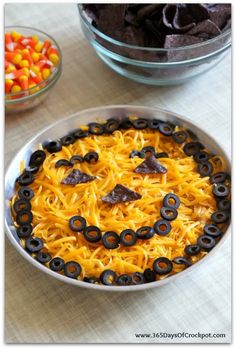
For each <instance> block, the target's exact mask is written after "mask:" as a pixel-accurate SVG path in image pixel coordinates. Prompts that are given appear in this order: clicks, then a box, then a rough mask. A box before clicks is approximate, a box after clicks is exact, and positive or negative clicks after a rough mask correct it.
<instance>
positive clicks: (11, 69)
mask: <svg viewBox="0 0 236 349" xmlns="http://www.w3.org/2000/svg"><path fill="white" fill-rule="evenodd" d="M59 61H60V57H59V52H58V50H57V48H56V47H55V46H53V45H52V43H51V42H50V41H49V40H45V41H42V40H40V38H39V37H38V36H37V35H32V36H30V37H28V36H25V35H22V34H21V33H18V32H16V31H13V32H11V33H8V32H7V33H5V93H6V94H9V93H17V92H21V91H22V92H23V91H25V90H28V89H30V94H32V93H35V92H36V91H38V90H39V89H40V88H41V86H42V85H39V84H41V83H42V82H43V81H44V80H47V79H48V78H49V77H50V75H51V74H52V72H53V71H54V70H55V69H56V66H57V65H58V63H59ZM45 83H46V82H45ZM38 85H39V86H38ZM21 95H22V94H21ZM16 98H17V97H16Z"/></svg>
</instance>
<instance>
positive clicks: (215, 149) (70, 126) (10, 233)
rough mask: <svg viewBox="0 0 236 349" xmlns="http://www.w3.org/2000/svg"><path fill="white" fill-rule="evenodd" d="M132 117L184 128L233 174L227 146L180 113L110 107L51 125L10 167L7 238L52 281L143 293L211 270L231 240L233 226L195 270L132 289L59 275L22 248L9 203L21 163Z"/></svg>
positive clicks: (129, 107) (140, 107)
mask: <svg viewBox="0 0 236 349" xmlns="http://www.w3.org/2000/svg"><path fill="white" fill-rule="evenodd" d="M131 115H138V116H139V117H140V118H147V119H154V118H155V119H158V120H163V121H168V122H170V123H173V124H175V125H180V126H183V127H184V128H186V129H188V130H191V131H192V132H193V133H194V134H195V135H196V136H197V138H198V139H199V141H200V142H202V143H203V144H204V145H205V146H206V147H207V149H209V150H210V151H211V152H212V153H215V154H218V155H220V156H222V157H223V158H224V159H225V161H226V167H227V168H226V171H227V172H229V173H230V161H229V158H228V155H227V153H226V152H225V151H224V148H223V146H222V145H221V144H220V142H219V140H218V139H217V140H215V139H214V138H212V137H211V136H210V134H209V133H208V132H207V131H205V130H204V129H203V128H201V126H197V125H196V124H194V122H193V121H192V120H189V119H188V118H185V117H183V116H180V115H178V114H176V113H173V112H170V111H166V110H164V109H161V108H151V107H146V106H135V105H110V106H105V107H104V106H102V107H98V108H92V109H87V110H82V111H80V112H77V113H75V114H73V115H70V116H69V117H68V116H67V117H66V118H65V119H62V120H59V121H57V122H56V123H54V124H52V125H50V126H49V127H47V128H46V129H44V130H42V131H41V132H40V133H39V134H37V135H34V136H33V138H32V139H31V140H29V141H28V142H27V143H26V144H25V145H24V146H23V147H22V148H21V149H20V150H19V152H18V153H17V154H16V155H15V157H14V159H13V160H12V162H11V164H10V165H9V167H8V170H7V172H6V177H5V226H6V234H7V237H8V238H9V240H10V241H11V243H12V244H13V246H14V247H15V248H16V249H17V251H18V252H19V253H20V254H21V255H22V256H23V257H24V258H25V259H26V260H27V261H28V262H29V263H31V264H32V265H34V266H35V267H36V268H38V269H39V270H41V271H43V272H45V273H46V274H48V275H49V276H51V277H54V278H56V279H57V280H61V281H62V282H65V283H68V284H70V285H74V286H77V287H85V288H88V289H93V290H96V291H101V290H102V291H109V292H112V291H120V292H129V291H140V290H146V289H150V288H153V287H158V286H162V285H166V284H168V283H169V282H172V281H175V280H178V279H179V278H180V277H184V276H185V277H186V276H188V275H189V273H191V272H194V271H195V270H196V268H197V267H199V266H200V265H202V263H204V266H205V268H206V267H207V261H208V260H209V259H210V258H211V257H212V256H214V255H215V254H216V253H217V251H218V249H219V248H221V246H222V245H223V243H224V241H225V240H226V239H227V238H228V236H229V234H230V226H229V227H228V228H227V231H226V232H225V233H224V235H223V237H222V238H221V239H220V240H219V242H218V243H217V244H216V246H215V247H214V248H213V249H212V250H211V251H210V252H209V253H208V254H207V255H206V256H205V257H204V258H202V259H200V260H199V261H198V262H197V263H195V264H193V265H192V266H191V267H189V268H187V269H185V270H183V271H181V272H179V273H177V274H174V275H172V276H170V277H167V278H165V279H162V280H158V281H155V282H150V283H145V284H142V285H129V286H105V285H96V284H90V283H87V282H84V281H80V280H76V279H72V278H69V277H66V276H64V275H61V274H59V273H55V272H54V271H52V270H51V269H49V268H47V267H46V266H44V265H43V264H41V263H39V262H38V261H37V260H36V259H34V258H33V257H31V255H30V254H29V253H27V252H26V250H25V249H24V248H23V247H22V246H21V244H20V239H19V237H18V235H17V233H16V228H15V226H14V220H13V217H12V212H11V208H10V204H9V200H10V199H11V198H12V196H13V195H14V194H15V180H16V178H17V177H18V175H19V174H20V166H19V165H20V162H21V160H24V161H25V163H26V164H27V163H28V162H29V158H30V156H31V154H32V152H33V151H35V150H37V149H38V146H39V144H40V143H41V144H42V143H44V142H45V141H47V140H49V139H50V140H52V139H58V138H60V137H62V136H64V135H65V134H69V133H70V132H72V131H73V130H75V129H78V128H79V127H80V126H81V125H85V124H88V123H90V122H94V121H97V122H99V120H104V121H105V120H107V119H109V118H116V119H118V120H122V118H124V117H128V116H131Z"/></svg>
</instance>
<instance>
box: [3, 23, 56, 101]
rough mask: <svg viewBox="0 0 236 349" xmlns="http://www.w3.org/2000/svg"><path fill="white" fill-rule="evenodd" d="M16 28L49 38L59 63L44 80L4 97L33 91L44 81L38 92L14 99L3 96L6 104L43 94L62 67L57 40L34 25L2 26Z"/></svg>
mask: <svg viewBox="0 0 236 349" xmlns="http://www.w3.org/2000/svg"><path fill="white" fill-rule="evenodd" d="M13 29H14V30H18V29H19V31H20V29H22V30H30V31H32V32H34V33H35V34H39V35H40V34H41V35H45V36H46V37H47V38H48V39H50V40H51V41H52V43H53V45H55V46H56V49H57V50H58V52H59V57H60V60H59V64H58V66H57V67H55V70H54V71H53V73H52V74H51V75H50V76H49V77H48V78H47V79H46V80H43V81H42V82H40V83H39V84H37V85H36V86H34V87H31V88H29V89H27V90H22V91H20V92H14V93H7V94H6V95H5V97H6V96H7V97H13V96H14V97H16V96H18V95H19V94H21V93H27V92H31V91H33V90H34V89H35V88H36V87H40V86H42V85H44V84H45V83H46V85H45V86H43V87H42V88H40V90H39V91H38V92H35V93H32V94H29V95H27V96H24V97H20V98H16V99H6V98H5V103H6V104H16V103H19V102H22V101H25V100H29V99H31V98H33V97H36V96H39V95H41V94H43V93H44V92H45V91H47V90H48V89H49V88H50V87H51V86H53V85H54V83H55V82H56V81H57V79H58V78H59V76H60V74H61V69H62V52H61V49H60V46H59V45H58V43H57V41H56V40H55V39H54V38H53V37H52V36H51V35H49V34H47V33H45V32H44V31H42V30H40V29H37V28H34V27H27V26H22V25H16V26H14V25H11V26H5V27H4V31H6V30H13Z"/></svg>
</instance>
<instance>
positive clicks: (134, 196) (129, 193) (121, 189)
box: [102, 184, 142, 204]
mask: <svg viewBox="0 0 236 349" xmlns="http://www.w3.org/2000/svg"><path fill="white" fill-rule="evenodd" d="M141 198H142V196H141V195H140V194H139V193H136V192H135V191H133V190H130V189H129V188H127V187H125V186H124V185H121V184H117V185H116V186H115V188H114V189H113V190H112V191H111V192H110V193H109V194H108V195H106V196H103V197H102V201H103V202H107V203H109V204H119V203H121V202H129V201H135V200H139V199H141Z"/></svg>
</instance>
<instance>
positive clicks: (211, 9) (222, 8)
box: [205, 4, 231, 29]
mask: <svg viewBox="0 0 236 349" xmlns="http://www.w3.org/2000/svg"><path fill="white" fill-rule="evenodd" d="M205 6H206V8H207V10H208V13H209V19H210V20H211V21H212V22H213V23H215V25H216V26H217V27H218V28H219V29H222V28H224V26H225V25H226V23H227V21H228V20H229V19H230V18H231V4H206V5H205Z"/></svg>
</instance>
